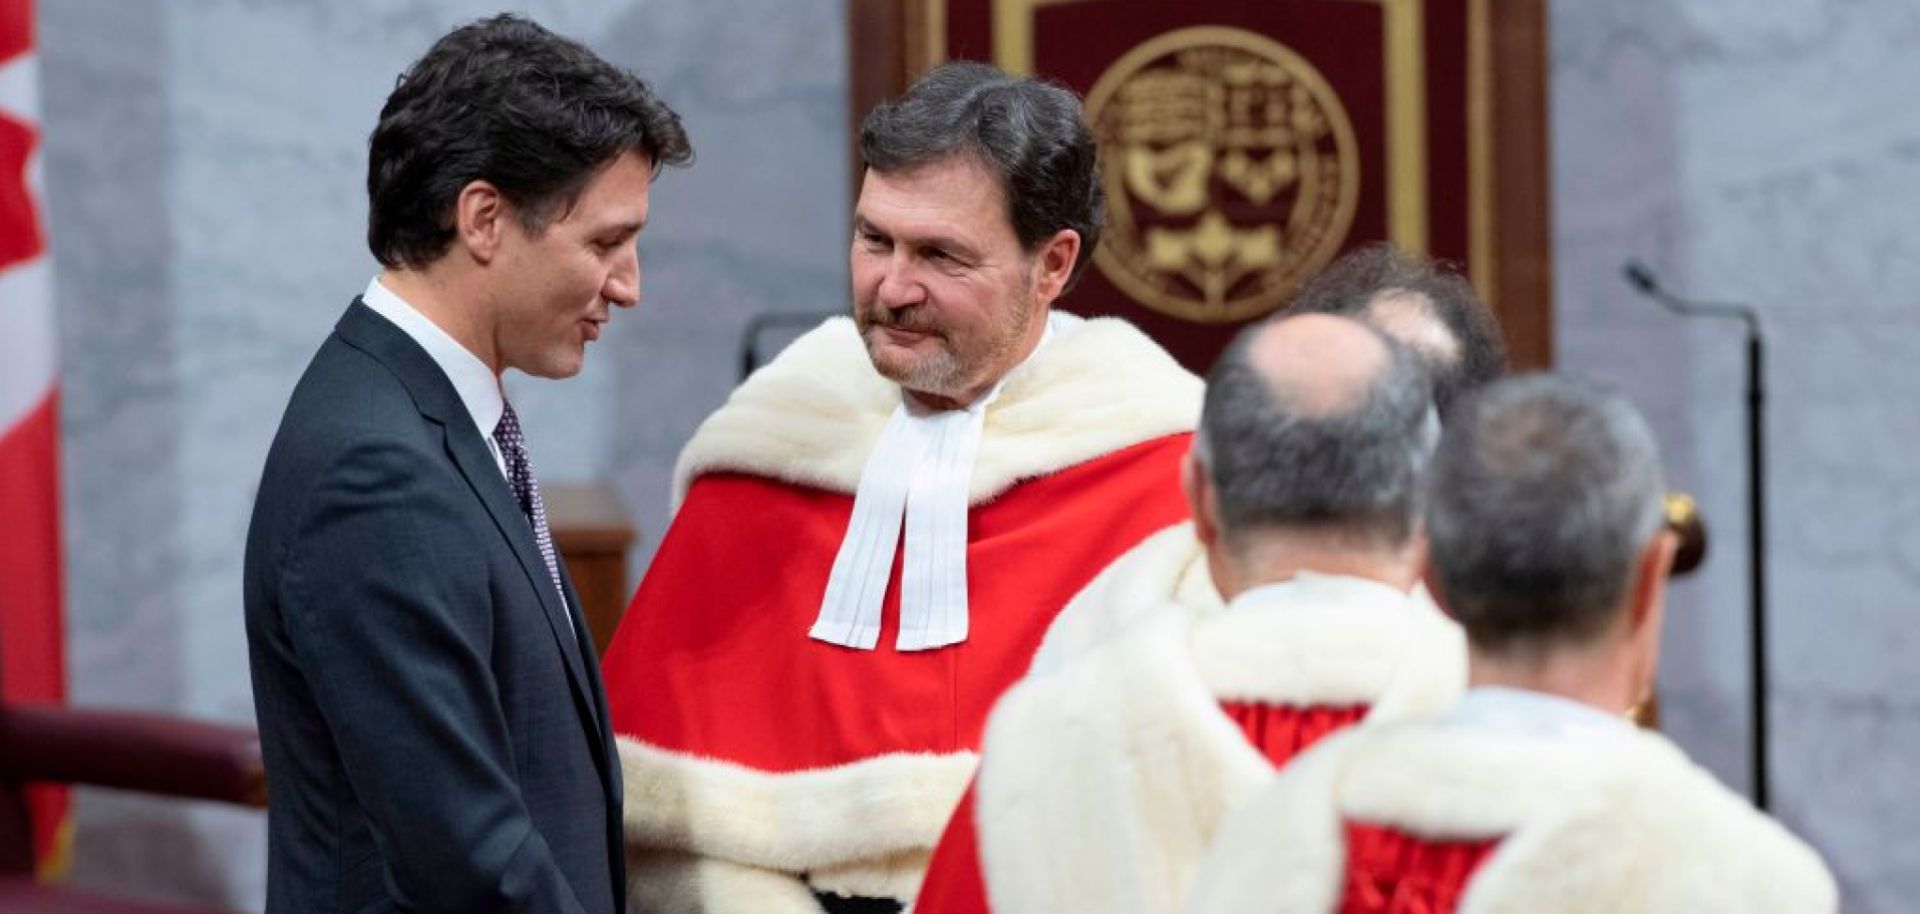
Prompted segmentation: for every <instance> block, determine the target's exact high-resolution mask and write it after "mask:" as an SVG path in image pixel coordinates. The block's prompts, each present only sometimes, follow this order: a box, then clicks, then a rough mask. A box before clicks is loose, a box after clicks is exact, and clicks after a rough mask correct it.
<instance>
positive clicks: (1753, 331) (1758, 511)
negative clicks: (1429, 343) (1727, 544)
mask: <svg viewBox="0 0 1920 914" xmlns="http://www.w3.org/2000/svg"><path fill="white" fill-rule="evenodd" d="M1621 274H1622V275H1624V276H1625V277H1626V280H1627V284H1628V285H1631V286H1633V288H1634V289H1635V290H1636V291H1638V292H1639V293H1640V294H1642V295H1644V296H1646V297H1648V298H1651V299H1653V300H1654V301H1655V302H1658V303H1659V304H1660V306H1661V307H1663V308H1666V309H1667V310H1668V311H1672V312H1673V313H1675V314H1678V315H1680V316H1681V317H1688V318H1696V317H1697V318H1710V319H1715V318H1717V319H1727V320H1738V321H1740V322H1741V323H1742V324H1744V325H1745V327H1746V331H1747V383H1746V388H1747V391H1746V393H1747V410H1746V413H1747V516H1748V518H1749V520H1750V523H1749V525H1748V530H1747V534H1748V535H1747V554H1748V574H1749V575H1750V579H1749V582H1748V593H1749V594H1750V596H1751V598H1752V601H1751V603H1752V605H1751V611H1750V613H1749V618H1748V625H1749V626H1750V631H1751V638H1750V641H1749V646H1750V648H1751V656H1750V657H1749V664H1750V666H1749V669H1750V671H1751V672H1750V681H1749V685H1748V688H1749V690H1750V691H1751V692H1752V695H1751V699H1752V703H1751V708H1752V709H1753V721H1752V727H1753V754H1752V762H1753V803H1754V805H1755V806H1757V807H1759V808H1760V809H1761V810H1765V809H1767V800H1768V797H1767V794H1768V790H1767V545H1766V544H1767V536H1766V470H1765V467H1766V463H1765V457H1766V439H1765V434H1764V424H1763V421H1764V418H1765V413H1766V410H1765V406H1766V392H1765V386H1764V385H1763V384H1762V380H1763V379H1764V377H1765V368H1764V366H1765V359H1764V355H1765V345H1764V341H1763V340H1762V338H1761V334H1760V313H1759V312H1758V311H1755V310H1754V309H1753V307H1752V306H1750V305H1740V304H1730V303H1724V302H1702V301H1694V300H1692V299H1687V298H1681V297H1679V296H1677V295H1674V294H1672V293H1670V292H1668V291H1667V290H1666V289H1665V288H1663V287H1661V285H1660V281H1659V279H1658V278H1656V277H1655V276H1654V274H1653V271H1652V270H1649V269H1647V268H1646V266H1645V265H1643V264H1641V263H1640V262H1639V261H1636V260H1629V261H1627V262H1626V264H1625V265H1624V266H1622V267H1621Z"/></svg>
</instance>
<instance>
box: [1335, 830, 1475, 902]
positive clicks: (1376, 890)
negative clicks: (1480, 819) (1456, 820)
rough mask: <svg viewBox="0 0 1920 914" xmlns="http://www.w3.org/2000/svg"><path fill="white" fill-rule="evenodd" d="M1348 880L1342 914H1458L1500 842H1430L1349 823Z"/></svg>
mask: <svg viewBox="0 0 1920 914" xmlns="http://www.w3.org/2000/svg"><path fill="white" fill-rule="evenodd" d="M1346 834H1347V876H1346V880H1345V881H1346V885H1345V889H1344V892H1343V894H1342V896H1341V899H1340V907H1339V908H1338V909H1337V910H1338V912H1339V914H1453V911H1454V910H1456V909H1457V908H1458V907H1459V905H1460V896H1461V894H1463V893H1464V892H1465V891H1466V887H1467V880H1468V879H1470V878H1472V877H1473V874H1474V871H1476V870H1478V869H1479V868H1480V865H1481V864H1483V863H1485V862H1486V860H1487V857H1489V856H1491V855H1492V854H1493V851H1494V848H1496V847H1498V846H1499V844H1500V842H1499V840H1498V839H1491V838H1490V839H1487V840H1484V841H1430V840H1427V839H1425V838H1420V837H1416V836H1414V835H1411V834H1408V833H1406V832H1403V831H1400V830H1398V829H1394V828H1387V827H1385V826H1380V825H1371V824H1368V823H1365V822H1351V821H1350V822H1348V823H1347V825H1346Z"/></svg>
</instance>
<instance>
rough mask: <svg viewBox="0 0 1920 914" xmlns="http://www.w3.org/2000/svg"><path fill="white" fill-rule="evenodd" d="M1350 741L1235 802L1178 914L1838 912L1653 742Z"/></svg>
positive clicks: (1422, 736)
mask: <svg viewBox="0 0 1920 914" xmlns="http://www.w3.org/2000/svg"><path fill="white" fill-rule="evenodd" d="M1481 697H1483V695H1482V693H1481V690H1478V689H1476V690H1474V692H1471V693H1469V697H1468V699H1467V700H1465V701H1463V702H1461V704H1460V705H1459V706H1458V707H1456V708H1455V709H1454V710H1452V711H1450V712H1449V713H1448V714H1446V715H1443V716H1440V717H1438V718H1434V719H1431V720H1425V721H1409V722H1402V723H1399V724H1394V725H1386V726H1381V727H1368V728H1360V729H1357V730H1354V731H1350V732H1346V733H1342V734H1339V735H1336V736H1334V737H1333V738H1331V739H1328V740H1327V741H1326V742H1324V743H1322V744H1321V745H1320V746H1318V747H1316V748H1315V749H1314V750H1312V751H1310V752H1308V753H1307V754H1305V755H1303V756H1302V757H1301V758H1300V759H1299V760H1297V761H1296V762H1295V763H1294V764H1293V765H1292V766H1290V767H1289V768H1288V769H1287V771H1286V772H1285V773H1283V774H1282V775H1280V776H1279V777H1278V778H1276V779H1275V781H1274V782H1273V784H1271V785H1270V786H1269V787H1268V788H1266V789H1265V790H1263V791H1262V792H1260V793H1259V794H1258V795H1256V796H1254V797H1253V798H1251V799H1249V800H1247V801H1246V802H1244V803H1242V804H1241V805H1240V806H1239V807H1238V808H1237V809H1235V810H1234V811H1233V813H1232V814H1231V815H1230V816H1229V817H1228V820H1227V821H1226V823H1225V824H1223V825H1222V826H1221V829H1220V833H1219V837H1218V838H1217V839H1216V841H1215V843H1214V846H1213V848H1212V849H1211V850H1210V851H1209V853H1208V854H1207V857H1206V859H1205V860H1204V861H1203V863H1202V864H1201V867H1200V869H1199V871H1198V872H1197V873H1196V874H1195V877H1194V882H1193V893H1192V897H1191V900H1190V904H1189V906H1188V908H1187V910H1188V912H1190V914H1227V912H1232V914H1333V912H1341V914H1349V912H1350V914H1450V912H1458V914H1503V912H1535V911H1554V912H1563V914H1602V912H1620V911H1632V912H1635V914H1834V912H1835V911H1836V910H1837V898H1838V896H1837V893H1836V889H1835V887H1834V882H1833V877H1832V875H1831V874H1830V873H1829V872H1828V871H1827V869H1826V866H1825V864H1823V863H1822V862H1821V860H1820V858H1819V856H1818V855H1817V854H1816V853H1815V852H1814V851H1813V849H1812V848H1809V847H1808V846H1806V845H1805V844H1803V843H1801V842H1800V841H1799V839H1797V838H1795V837H1793V836H1792V835H1791V834H1789V833H1788V832H1787V831H1786V830H1785V829H1784V828H1781V827H1780V826H1779V825H1778V824H1777V823H1775V822H1774V821H1773V820H1772V819H1769V818H1767V817H1766V816H1765V815H1763V814H1761V813H1759V812H1758V811H1756V810H1754V808H1753V807H1752V806H1750V805H1748V803H1747V801H1746V799H1745V798H1743V797H1741V796H1739V795H1738V794H1735V793H1733V792H1731V791H1729V790H1727V789H1726V788H1725V787H1723V786H1721V785H1720V784H1719V783H1718V782H1717V781H1715V780H1714V779H1713V776H1712V775H1710V774H1708V773H1707V772H1706V771H1705V770H1703V769H1701V768H1699V767H1697V766H1695V765H1694V764H1693V763H1691V762H1690V761H1688V760H1687V758H1686V756H1685V755H1684V754H1683V753H1681V752H1680V750H1679V748H1678V747H1676V746H1674V745H1673V744H1672V743H1671V742H1669V741H1667V740H1666V739H1665V738H1663V737H1661V736H1660V735H1659V734H1656V733H1650V732H1647V731H1642V730H1638V729H1635V728H1632V727H1631V726H1628V725H1626V723H1625V722H1624V721H1621V722H1619V723H1618V724H1617V725H1615V726H1613V727H1606V728H1597V729H1595V728H1589V729H1586V730H1567V731H1564V732H1544V731H1541V730H1539V729H1527V728H1519V727H1513V726H1507V725H1505V724H1501V723H1500V722H1497V721H1496V722H1495V723H1496V724H1499V725H1496V726H1488V725H1487V722H1486V720H1485V718H1484V717H1483V718H1482V720H1481V721H1479V722H1476V721H1474V720H1472V719H1471V718H1470V717H1469V716H1468V712H1469V710H1470V708H1471V707H1472V705H1473V704H1474V702H1475V701H1477V700H1478V699H1479V698H1481Z"/></svg>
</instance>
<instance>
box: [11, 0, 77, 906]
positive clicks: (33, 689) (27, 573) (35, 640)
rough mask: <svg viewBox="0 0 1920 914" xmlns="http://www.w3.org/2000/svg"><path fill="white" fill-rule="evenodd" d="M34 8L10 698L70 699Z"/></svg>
mask: <svg viewBox="0 0 1920 914" xmlns="http://www.w3.org/2000/svg"><path fill="white" fill-rule="evenodd" d="M33 34H34V31H33V6H32V4H31V3H30V2H28V0H0V530H4V531H5V533H4V535H0V700H5V701H8V702H38V703H44V702H60V701H63V700H64V698H65V695H66V672H65V666H66V664H65V661H64V656H65V643H64V639H63V638H62V628H63V626H62V623H61V615H62V613H61V594H62V587H61V561H60V555H61V549H60V474H59V460H58V453H59V452H58V442H59V429H60V423H59V419H58V404H59V398H58V375H57V374H56V373H55V365H54V362H55V353H56V346H57V343H58V341H57V339H56V337H55V335H54V332H53V289H52V270H51V268H50V266H49V263H48V260H47V251H46V231H45V226H46V223H45V220H44V219H43V218H42V217H41V209H40V206H39V201H40V200H41V199H42V197H41V188H40V133H39V117H38V113H39V109H40V85H39V69H38V67H37V65H36V58H35V56H34V42H33ZM27 802H28V807H29V809H28V811H29V813H30V814H31V816H32V817H33V824H34V852H35V858H36V860H37V861H38V863H39V864H40V867H41V869H42V871H43V872H47V871H57V870H58V869H60V867H61V862H62V861H61V858H62V856H63V854H62V842H61V841H60V840H59V839H58V836H59V835H60V834H61V833H62V831H63V825H64V823H65V821H66V802H67V801H66V794H65V792H64V791H63V790H59V789H54V788H50V787H36V788H34V789H33V790H32V791H31V792H30V793H29V794H28V797H27Z"/></svg>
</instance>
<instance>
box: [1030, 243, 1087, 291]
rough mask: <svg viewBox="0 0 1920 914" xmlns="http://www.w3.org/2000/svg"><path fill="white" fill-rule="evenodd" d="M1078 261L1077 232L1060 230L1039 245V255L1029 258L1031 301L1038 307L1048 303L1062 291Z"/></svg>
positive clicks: (1078, 245) (1078, 244)
mask: <svg viewBox="0 0 1920 914" xmlns="http://www.w3.org/2000/svg"><path fill="white" fill-rule="evenodd" d="M1079 260H1080V233H1079V232H1076V231H1074V230H1073V229H1061V230H1059V231H1057V232H1054V233H1053V237H1052V238H1048V239H1047V240H1046V241H1044V242H1042V243H1041V245H1040V252H1039V255H1038V256H1036V257H1034V258H1033V270H1034V277H1033V292H1034V298H1035V299H1037V300H1038V301H1039V303H1040V304H1042V305H1050V304H1052V303H1053V300H1054V299H1056V298H1059V297H1060V293H1061V292H1063V291H1065V290H1066V288H1067V280H1068V279H1069V278H1071V277H1072V276H1073V265H1074V264H1075V263H1078V262H1079Z"/></svg>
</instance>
